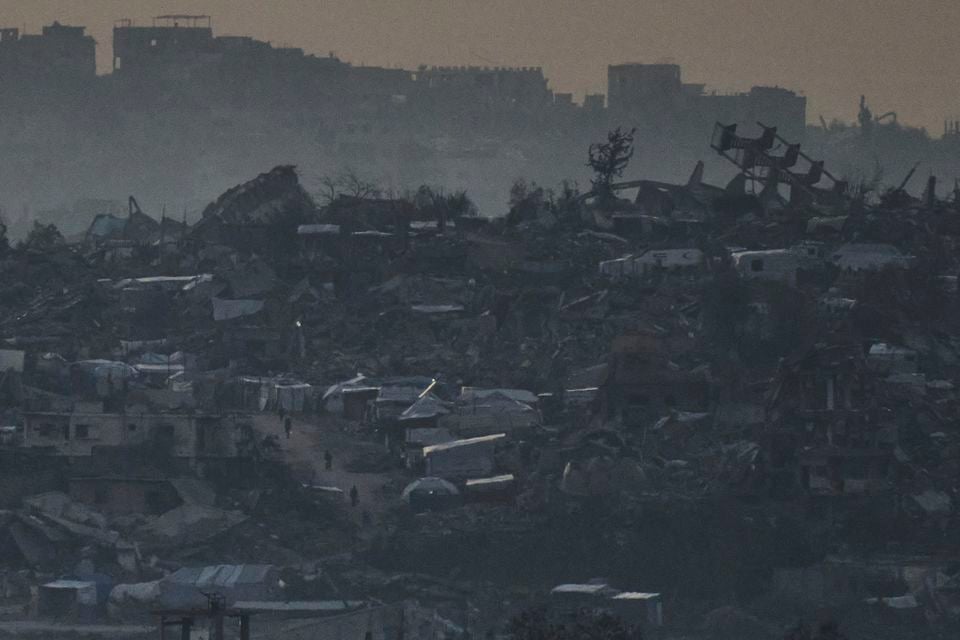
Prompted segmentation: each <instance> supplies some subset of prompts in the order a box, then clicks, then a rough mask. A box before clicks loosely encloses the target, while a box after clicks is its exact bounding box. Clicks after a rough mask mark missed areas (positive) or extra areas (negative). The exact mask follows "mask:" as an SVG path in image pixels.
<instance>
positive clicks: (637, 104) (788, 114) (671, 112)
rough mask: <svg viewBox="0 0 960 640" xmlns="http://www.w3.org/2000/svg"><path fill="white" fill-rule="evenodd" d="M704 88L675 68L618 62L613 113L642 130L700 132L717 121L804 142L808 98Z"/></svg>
mask: <svg viewBox="0 0 960 640" xmlns="http://www.w3.org/2000/svg"><path fill="white" fill-rule="evenodd" d="M704 87H705V85H703V84H687V83H684V82H683V81H682V79H681V74H680V66H679V65H675V64H619V65H611V66H609V67H607V93H608V96H609V98H608V100H609V103H608V104H609V108H610V111H611V113H612V114H613V115H614V116H615V117H617V118H620V119H623V120H626V121H627V122H629V123H630V124H631V125H636V126H639V127H640V128H641V129H644V128H647V127H651V128H657V129H663V127H665V126H666V127H667V128H668V130H669V129H675V130H681V131H682V130H695V131H697V132H701V131H703V130H704V127H709V126H712V125H713V123H714V122H723V123H745V124H749V125H753V124H755V123H756V122H757V121H762V122H764V123H766V124H773V125H776V126H777V127H778V129H779V130H780V132H781V133H782V134H783V135H786V136H788V137H794V138H802V136H803V133H804V130H805V128H806V119H807V99H806V98H805V97H804V96H801V95H797V94H796V93H794V92H793V91H790V90H788V89H782V88H780V87H753V88H752V89H750V91H748V92H746V93H731V94H718V93H707V92H705V90H704Z"/></svg>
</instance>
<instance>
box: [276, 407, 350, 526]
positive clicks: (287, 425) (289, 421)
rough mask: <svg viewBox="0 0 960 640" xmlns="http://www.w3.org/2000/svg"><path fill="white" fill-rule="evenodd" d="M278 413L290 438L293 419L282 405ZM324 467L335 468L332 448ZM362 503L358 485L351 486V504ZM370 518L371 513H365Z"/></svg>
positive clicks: (325, 457)
mask: <svg viewBox="0 0 960 640" xmlns="http://www.w3.org/2000/svg"><path fill="white" fill-rule="evenodd" d="M277 415H279V416H280V424H282V425H283V432H284V433H285V434H286V436H287V440H289V439H290V434H291V433H292V432H293V420H292V419H291V418H290V416H289V415H287V411H286V409H284V408H283V407H280V408H278V409H277ZM323 468H324V469H326V470H327V471H330V470H331V469H333V454H332V453H330V449H327V450H326V451H324V452H323ZM358 504H360V492H359V491H358V490H357V485H353V486H352V487H350V506H351V507H356V506H357V505H358ZM364 515H365V516H366V517H367V518H369V514H366V513H365V514H364Z"/></svg>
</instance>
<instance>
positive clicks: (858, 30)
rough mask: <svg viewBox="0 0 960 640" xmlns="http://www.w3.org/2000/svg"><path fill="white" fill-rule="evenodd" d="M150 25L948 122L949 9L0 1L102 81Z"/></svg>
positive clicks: (571, 80) (827, 112)
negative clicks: (196, 16) (70, 27)
mask: <svg viewBox="0 0 960 640" xmlns="http://www.w3.org/2000/svg"><path fill="white" fill-rule="evenodd" d="M164 13H207V14H210V15H212V16H213V27H214V31H215V32H216V33H218V34H231V35H239V34H246V35H252V36H254V37H256V38H259V39H263V40H269V41H272V42H273V43H274V44H285V45H292V46H298V47H302V48H303V49H305V50H307V51H308V52H315V53H319V54H323V55H325V54H326V53H327V52H329V51H334V52H336V54H337V55H338V56H339V57H341V58H342V59H344V60H347V61H350V62H354V63H357V64H359V63H365V64H375V65H383V66H403V67H408V68H413V67H415V66H416V65H418V64H420V63H425V64H480V65H483V64H491V65H523V66H542V67H543V68H544V71H545V72H546V74H547V76H548V77H549V79H550V81H551V87H552V88H553V89H554V90H556V91H568V92H573V93H575V94H577V95H582V94H583V93H584V92H594V91H604V92H605V82H606V65H607V64H610V63H617V62H663V61H673V62H676V63H678V64H680V65H681V66H682V68H683V76H684V79H685V80H686V81H688V82H705V83H707V84H708V85H709V86H710V87H712V88H716V89H720V90H724V91H728V90H743V89H747V88H749V87H750V86H751V85H754V84H770V85H773V84H777V85H780V86H785V87H788V88H791V89H794V90H797V91H801V92H803V93H804V94H805V95H806V96H807V97H808V99H809V102H808V107H809V108H808V119H809V120H811V121H817V119H818V116H819V115H821V114H822V115H823V116H824V117H826V118H827V119H828V120H829V119H831V118H833V117H839V118H843V119H847V120H852V119H853V118H854V117H855V116H856V106H857V101H858V99H859V96H860V94H861V93H863V94H866V96H867V99H868V102H869V104H870V105H871V107H872V108H873V110H874V112H875V113H878V114H879V113H882V112H885V111H890V110H893V111H897V112H898V114H899V116H900V119H901V120H902V121H905V122H909V123H912V124H918V125H923V126H926V127H928V128H929V129H930V130H931V133H933V134H939V133H940V132H941V131H942V126H943V125H942V122H943V119H944V118H945V117H950V116H952V117H956V118H960V49H958V45H957V34H958V33H960V1H958V0H312V1H308V0H259V1H254V0H189V1H188V0H170V1H154V0H0V21H4V22H6V23H7V24H9V25H10V26H19V27H24V26H25V27H26V28H27V30H29V31H31V32H36V31H38V30H39V29H40V27H41V26H42V25H43V24H46V23H49V22H51V21H52V20H54V19H59V20H60V21H61V22H65V23H71V24H82V25H86V26H87V27H88V30H89V32H90V33H91V34H92V35H93V36H94V37H95V38H96V39H97V41H98V43H99V46H98V56H99V66H100V68H101V70H104V71H105V70H107V69H109V66H110V38H111V31H110V30H111V28H112V25H113V21H114V20H116V19H117V18H124V17H129V18H133V19H134V20H135V22H136V23H137V24H149V23H150V20H149V19H150V17H151V16H154V15H159V14H164Z"/></svg>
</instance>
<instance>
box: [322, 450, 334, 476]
mask: <svg viewBox="0 0 960 640" xmlns="http://www.w3.org/2000/svg"><path fill="white" fill-rule="evenodd" d="M323 466H324V468H325V469H326V470H327V471H330V469H333V454H332V453H330V449H327V450H326V451H324V452H323Z"/></svg>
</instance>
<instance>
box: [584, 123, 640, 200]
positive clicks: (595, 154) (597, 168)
mask: <svg viewBox="0 0 960 640" xmlns="http://www.w3.org/2000/svg"><path fill="white" fill-rule="evenodd" d="M636 131H637V130H636V129H630V131H623V130H622V129H621V128H620V127H617V128H616V129H614V130H613V131H611V132H609V133H608V134H607V141H606V142H597V143H594V144H591V145H590V149H589V150H588V152H587V153H588V159H587V166H588V167H590V168H591V169H593V172H594V174H595V177H594V178H593V180H591V181H590V182H591V184H592V185H593V190H594V193H596V194H597V195H598V196H600V198H601V199H607V198H609V197H610V195H611V194H612V190H611V187H610V185H611V184H612V183H613V179H614V178H618V177H620V176H621V175H623V170H624V169H626V168H627V164H629V162H630V159H631V158H632V157H633V134H634V133H636Z"/></svg>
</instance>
